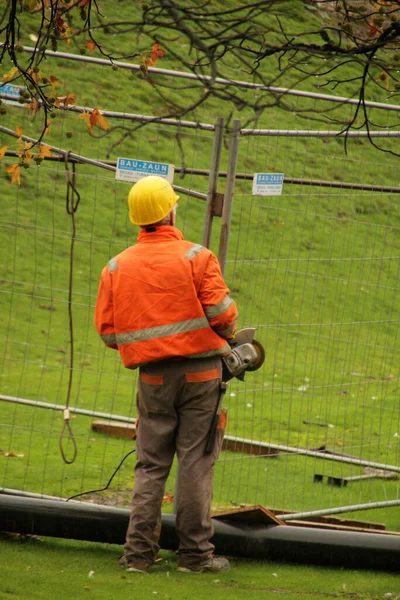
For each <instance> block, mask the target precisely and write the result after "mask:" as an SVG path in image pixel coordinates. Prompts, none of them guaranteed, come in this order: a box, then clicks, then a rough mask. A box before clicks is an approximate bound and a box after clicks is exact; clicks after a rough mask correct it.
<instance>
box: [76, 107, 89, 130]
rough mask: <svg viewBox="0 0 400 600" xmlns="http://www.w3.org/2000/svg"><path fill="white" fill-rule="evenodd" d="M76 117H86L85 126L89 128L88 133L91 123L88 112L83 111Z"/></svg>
mask: <svg viewBox="0 0 400 600" xmlns="http://www.w3.org/2000/svg"><path fill="white" fill-rule="evenodd" d="M77 119H86V125H87V128H88V129H89V133H92V129H93V125H92V124H91V122H90V113H88V112H83V113H82V114H81V115H78V116H77Z"/></svg>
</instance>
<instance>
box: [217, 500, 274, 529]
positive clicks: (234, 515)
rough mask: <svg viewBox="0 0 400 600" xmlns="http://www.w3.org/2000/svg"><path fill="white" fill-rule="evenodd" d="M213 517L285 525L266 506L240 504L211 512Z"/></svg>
mask: <svg viewBox="0 0 400 600" xmlns="http://www.w3.org/2000/svg"><path fill="white" fill-rule="evenodd" d="M211 516H212V518H213V519H221V520H224V521H233V522H235V521H236V522H238V521H242V522H243V521H244V522H246V523H264V524H265V525H286V523H284V522H283V521H281V520H280V519H278V517H277V516H276V515H274V514H273V513H272V512H271V511H270V510H269V509H268V508H265V507H264V506H260V505H259V504H257V505H255V506H241V507H238V508H232V509H228V510H223V511H218V512H215V513H212V514H211Z"/></svg>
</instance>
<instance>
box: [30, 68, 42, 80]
mask: <svg viewBox="0 0 400 600" xmlns="http://www.w3.org/2000/svg"><path fill="white" fill-rule="evenodd" d="M27 73H28V75H30V76H31V77H32V79H33V81H34V82H35V83H37V82H38V81H40V80H41V79H42V72H41V71H36V70H35V69H28V71H27Z"/></svg>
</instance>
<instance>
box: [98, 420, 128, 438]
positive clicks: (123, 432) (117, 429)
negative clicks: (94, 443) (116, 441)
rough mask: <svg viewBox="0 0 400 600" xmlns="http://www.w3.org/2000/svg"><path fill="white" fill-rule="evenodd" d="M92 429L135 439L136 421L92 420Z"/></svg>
mask: <svg viewBox="0 0 400 600" xmlns="http://www.w3.org/2000/svg"><path fill="white" fill-rule="evenodd" d="M92 429H93V431H97V432H98V433H105V434H106V435H112V436H115V437H121V438H127V439H130V440H134V439H136V423H135V424H133V423H132V424H131V423H123V422H120V421H93V422H92Z"/></svg>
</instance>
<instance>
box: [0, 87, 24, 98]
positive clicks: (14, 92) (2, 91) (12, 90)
mask: <svg viewBox="0 0 400 600" xmlns="http://www.w3.org/2000/svg"><path fill="white" fill-rule="evenodd" d="M24 90H25V88H24V87H22V86H20V85H13V84H12V83H2V84H0V96H12V98H15V99H16V100H18V98H19V97H20V92H22V91H24Z"/></svg>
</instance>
